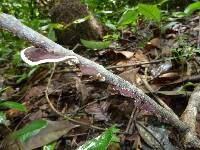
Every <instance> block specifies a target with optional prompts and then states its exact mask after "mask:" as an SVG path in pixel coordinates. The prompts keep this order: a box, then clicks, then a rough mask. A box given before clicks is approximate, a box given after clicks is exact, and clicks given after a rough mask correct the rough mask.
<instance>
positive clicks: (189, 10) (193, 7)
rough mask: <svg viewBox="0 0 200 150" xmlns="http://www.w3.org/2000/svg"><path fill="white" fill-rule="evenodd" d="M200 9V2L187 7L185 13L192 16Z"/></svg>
mask: <svg viewBox="0 0 200 150" xmlns="http://www.w3.org/2000/svg"><path fill="white" fill-rule="evenodd" d="M198 9H200V2H195V3H192V4H190V5H189V6H187V7H186V8H185V10H184V13H186V14H187V15H191V14H192V13H193V12H194V11H196V10H198Z"/></svg>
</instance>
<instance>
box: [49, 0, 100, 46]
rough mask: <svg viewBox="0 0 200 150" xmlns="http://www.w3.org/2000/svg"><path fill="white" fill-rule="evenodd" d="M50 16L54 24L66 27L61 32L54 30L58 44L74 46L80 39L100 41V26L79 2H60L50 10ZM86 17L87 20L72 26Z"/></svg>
mask: <svg viewBox="0 0 200 150" xmlns="http://www.w3.org/2000/svg"><path fill="white" fill-rule="evenodd" d="M50 16H51V20H52V21H53V22H54V23H59V24H62V25H64V26H67V27H66V28H65V29H63V30H59V29H57V30H56V36H57V40H58V41H57V42H58V43H59V44H62V45H75V44H77V43H78V42H79V40H80V39H81V38H82V39H86V40H101V39H102V36H103V30H102V26H101V25H100V24H99V23H98V22H97V20H96V19H95V18H94V16H93V15H92V14H91V12H89V11H88V9H87V7H86V6H85V5H84V4H82V3H81V1H80V0H60V1H59V2H57V3H56V4H55V6H54V7H53V8H52V9H51V12H50ZM87 16H90V17H89V19H88V20H86V21H84V22H82V23H80V24H72V22H73V21H75V20H78V19H80V18H84V17H87ZM69 24H71V25H69ZM68 25H69V26H68Z"/></svg>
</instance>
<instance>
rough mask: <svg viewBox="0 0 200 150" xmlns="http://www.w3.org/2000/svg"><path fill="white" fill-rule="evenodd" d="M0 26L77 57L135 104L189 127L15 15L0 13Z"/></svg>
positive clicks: (182, 128)
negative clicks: (22, 21)
mask: <svg viewBox="0 0 200 150" xmlns="http://www.w3.org/2000/svg"><path fill="white" fill-rule="evenodd" d="M0 27H1V28H3V29H6V30H8V31H10V32H12V33H13V34H14V35H17V36H18V37H19V38H21V39H24V40H26V41H29V42H31V43H32V44H33V45H34V46H35V47H37V48H42V49H45V50H46V51H48V52H51V53H54V54H56V55H61V54H62V55H65V57H68V58H77V59H78V61H79V66H80V68H81V67H82V68H84V67H86V68H89V69H90V70H92V73H91V74H92V75H96V74H100V75H101V76H102V77H103V78H104V79H105V81H106V82H108V83H110V84H112V85H113V86H114V88H115V89H116V90H118V91H119V92H120V94H122V95H124V96H127V97H132V98H134V99H135V105H136V106H138V107H140V108H144V109H146V110H148V111H151V112H152V113H154V114H155V115H158V116H161V117H162V118H164V119H165V120H166V121H168V122H169V123H170V124H171V125H173V126H175V127H176V128H177V129H178V130H180V131H182V132H185V131H187V129H188V127H189V126H188V125H186V124H185V123H183V122H182V121H180V120H179V118H178V117H176V116H174V115H173V114H172V113H171V112H169V111H168V110H166V109H165V108H163V107H161V106H160V105H158V104H157V103H156V102H155V101H154V100H153V99H151V98H150V97H149V96H147V95H146V94H144V92H142V91H141V90H140V89H138V88H137V87H136V86H135V85H132V84H131V83H129V82H127V81H125V80H124V79H122V78H120V77H119V76H117V75H114V74H113V73H111V72H110V71H108V70H106V69H105V68H104V67H103V66H101V65H99V64H97V63H95V62H93V61H91V60H89V59H86V58H84V57H82V56H80V55H77V54H75V53H74V52H73V51H71V50H68V49H65V48H64V47H62V46H60V45H59V44H56V43H55V42H53V41H51V40H50V39H48V38H46V37H45V36H43V35H41V34H39V33H38V32H36V31H33V30H32V29H31V28H29V27H27V26H25V25H23V24H22V23H21V22H20V21H19V20H17V19H16V18H15V17H13V16H11V15H7V14H4V13H1V14H0Z"/></svg>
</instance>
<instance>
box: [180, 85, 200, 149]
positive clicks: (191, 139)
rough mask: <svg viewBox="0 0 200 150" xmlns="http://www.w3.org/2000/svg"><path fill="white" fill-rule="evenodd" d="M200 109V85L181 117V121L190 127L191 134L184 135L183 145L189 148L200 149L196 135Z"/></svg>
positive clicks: (199, 141) (199, 142)
mask: <svg viewBox="0 0 200 150" xmlns="http://www.w3.org/2000/svg"><path fill="white" fill-rule="evenodd" d="M199 109H200V85H198V86H197V87H196V88H195V90H194V91H193V93H192V95H191V97H190V99H189V101H188V105H187V107H186V109H185V111H184V112H183V114H182V116H181V120H182V121H183V122H184V123H185V124H187V125H188V126H189V127H190V130H189V132H187V133H186V134H185V135H184V138H183V143H184V145H185V147H188V148H197V147H198V148H200V140H199V139H198V138H197V135H196V131H195V130H196V117H197V113H198V110H199Z"/></svg>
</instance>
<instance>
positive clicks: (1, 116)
mask: <svg viewBox="0 0 200 150" xmlns="http://www.w3.org/2000/svg"><path fill="white" fill-rule="evenodd" d="M0 124H6V115H5V114H4V113H3V112H1V111H0Z"/></svg>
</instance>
